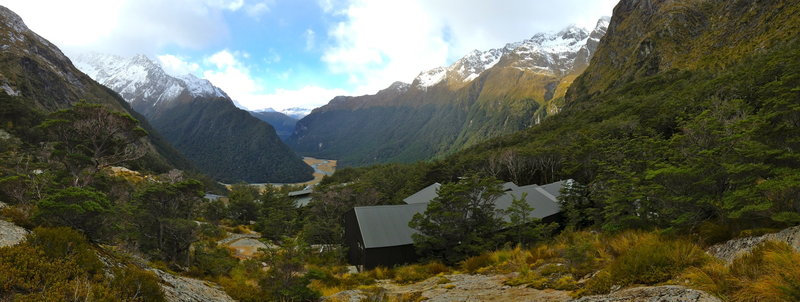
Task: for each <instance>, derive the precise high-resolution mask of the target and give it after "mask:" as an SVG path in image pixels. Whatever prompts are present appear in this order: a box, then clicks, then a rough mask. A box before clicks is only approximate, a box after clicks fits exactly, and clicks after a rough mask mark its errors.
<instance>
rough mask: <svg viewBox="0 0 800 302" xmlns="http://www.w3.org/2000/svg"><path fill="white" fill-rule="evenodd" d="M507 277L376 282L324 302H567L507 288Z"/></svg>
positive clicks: (562, 294) (561, 295) (559, 296)
mask: <svg viewBox="0 0 800 302" xmlns="http://www.w3.org/2000/svg"><path fill="white" fill-rule="evenodd" d="M510 276H512V275H511V274H509V275H467V274H454V275H445V276H441V277H432V278H429V279H427V280H425V281H422V282H418V283H414V284H408V285H398V284H393V283H391V282H389V281H387V280H382V281H379V282H378V284H377V286H376V287H375V288H374V289H373V290H366V291H365V290H348V291H343V292H340V293H337V294H335V295H333V296H330V297H326V298H325V299H324V301H364V300H369V301H371V300H370V299H378V300H381V299H390V300H391V299H396V300H398V301H406V300H417V299H424V301H429V302H445V301H447V302H449V301H543V302H562V301H569V300H570V296H569V292H567V291H559V290H538V289H534V288H529V287H525V286H508V285H505V284H503V282H504V281H505V280H506V279H508V278H509V277H510Z"/></svg>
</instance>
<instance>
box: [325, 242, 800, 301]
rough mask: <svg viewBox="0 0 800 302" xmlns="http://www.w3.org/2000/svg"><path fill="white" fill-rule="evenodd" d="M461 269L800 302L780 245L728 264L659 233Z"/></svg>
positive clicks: (554, 246)
mask: <svg viewBox="0 0 800 302" xmlns="http://www.w3.org/2000/svg"><path fill="white" fill-rule="evenodd" d="M459 268H460V270H461V271H463V272H465V273H470V274H507V273H517V274H516V276H515V277H513V278H510V279H508V280H506V282H505V284H506V285H510V286H527V287H532V288H537V289H555V290H565V291H572V295H573V296H576V297H578V296H583V295H589V294H605V293H608V292H610V291H611V290H612V289H613V288H624V287H629V286H637V285H660V284H679V285H684V286H688V287H692V288H695V289H698V290H703V291H706V292H708V293H710V294H712V295H714V296H717V297H719V298H721V299H722V300H723V301H768V302H769V301H800V252H797V251H795V250H794V249H793V248H792V247H790V246H789V245H787V244H786V243H778V242H764V243H762V244H760V245H759V246H757V247H756V248H755V249H753V251H752V252H750V253H747V254H745V255H742V256H740V257H739V258H737V259H735V260H734V261H733V262H732V263H730V264H727V263H725V262H724V261H723V260H719V259H715V258H712V257H711V256H709V255H707V254H706V253H705V251H704V249H703V248H702V246H701V245H699V244H698V243H695V242H694V241H690V240H687V239H686V238H682V237H673V236H666V235H662V234H661V233H659V232H644V231H626V232H621V233H618V234H600V233H595V232H565V233H562V234H561V235H559V236H558V237H556V238H554V239H553V240H551V241H550V242H547V243H542V244H539V245H537V246H534V247H532V248H529V249H522V248H520V247H517V248H513V249H503V250H497V251H492V252H487V253H484V254H481V255H478V256H474V257H471V258H468V259H466V260H464V261H463V262H462V263H461V264H460V267H459ZM453 272H454V271H453V270H452V269H451V268H449V267H447V266H445V265H443V264H441V263H439V262H430V263H425V264H413V265H407V266H402V267H396V268H393V269H387V268H381V267H379V268H376V269H374V270H371V271H368V272H363V273H359V274H356V275H357V277H355V276H346V275H340V276H337V277H336V278H339V279H341V280H346V279H348V278H350V279H351V280H361V281H359V282H361V283H363V280H376V279H391V280H392V281H394V282H396V283H399V284H409V283H415V282H419V281H422V280H426V279H428V278H431V277H435V276H439V279H437V282H436V284H439V285H441V286H443V287H444V288H447V289H452V288H455V285H453V284H450V282H451V281H450V279H448V278H447V277H445V276H444V274H445V273H453ZM359 282H350V283H348V282H345V281H337V282H336V283H335V284H333V283H332V284H330V285H329V286H328V287H327V289H325V288H321V289H319V290H320V291H321V292H322V293H323V294H324V295H330V294H332V293H336V292H339V291H342V290H346V289H352V288H357V287H358V285H357V284H358V283H359ZM373 287H374V286H373ZM362 288H364V286H362ZM390 298H391V299H398V297H391V295H387V296H384V298H383V300H381V301H385V300H387V299H388V300H391V299H390ZM408 298H409V299H410V300H413V298H414V297H408Z"/></svg>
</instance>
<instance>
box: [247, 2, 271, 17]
mask: <svg viewBox="0 0 800 302" xmlns="http://www.w3.org/2000/svg"><path fill="white" fill-rule="evenodd" d="M270 6H272V1H271V0H268V1H261V2H257V3H254V4H249V5H247V7H245V12H246V13H247V15H248V16H250V17H255V18H258V17H259V16H260V15H262V14H264V13H266V12H269V10H270Z"/></svg>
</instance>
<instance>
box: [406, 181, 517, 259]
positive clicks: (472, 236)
mask: <svg viewBox="0 0 800 302" xmlns="http://www.w3.org/2000/svg"><path fill="white" fill-rule="evenodd" d="M502 194H503V190H502V186H501V185H500V182H499V181H497V180H495V179H491V178H481V177H479V176H477V175H470V176H468V177H466V178H464V179H461V180H460V181H458V182H456V183H448V184H443V185H442V186H441V187H440V188H439V191H438V197H436V198H434V199H433V200H432V201H431V202H430V203H429V204H428V208H427V209H426V210H425V212H424V213H422V214H419V213H418V214H416V215H414V218H413V219H412V220H411V222H409V226H410V227H411V228H414V229H416V230H417V231H418V233H417V234H414V235H413V239H414V246H415V247H416V248H417V250H418V252H419V253H420V254H421V255H423V256H426V257H430V258H436V259H441V260H443V261H444V262H446V263H449V264H454V263H456V262H458V261H461V260H463V259H464V258H466V257H469V256H472V255H476V254H479V253H481V252H483V251H485V250H487V249H490V248H493V247H495V245H496V241H497V240H496V238H497V231H498V230H500V229H501V228H502V220H501V219H500V217H499V215H497V213H496V210H495V200H497V198H499V197H500V196H501V195H502Z"/></svg>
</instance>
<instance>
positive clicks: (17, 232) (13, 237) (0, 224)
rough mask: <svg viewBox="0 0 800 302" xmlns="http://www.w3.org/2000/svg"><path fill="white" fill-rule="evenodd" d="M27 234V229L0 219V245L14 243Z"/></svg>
mask: <svg viewBox="0 0 800 302" xmlns="http://www.w3.org/2000/svg"><path fill="white" fill-rule="evenodd" d="M0 208H2V206H0ZM27 235H28V230H26V229H24V228H21V227H19V226H17V225H16V224H13V223H11V222H8V221H5V220H0V247H4V246H12V245H16V244H18V243H20V242H22V241H23V240H25V236H27Z"/></svg>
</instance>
